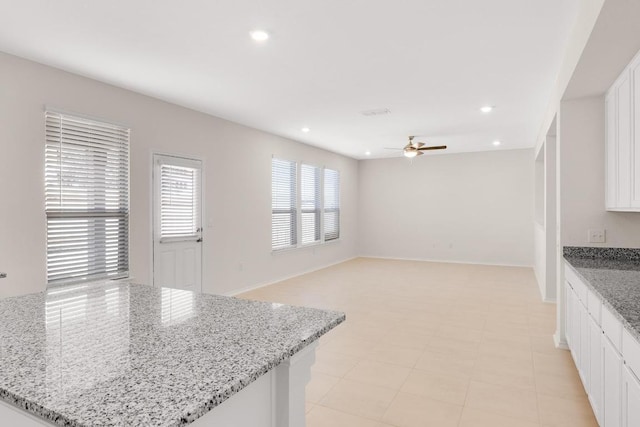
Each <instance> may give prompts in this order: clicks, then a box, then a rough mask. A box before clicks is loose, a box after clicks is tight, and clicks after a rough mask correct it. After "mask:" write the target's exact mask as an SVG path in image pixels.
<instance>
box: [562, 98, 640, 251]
mask: <svg viewBox="0 0 640 427" xmlns="http://www.w3.org/2000/svg"><path fill="white" fill-rule="evenodd" d="M559 132H560V133H559V139H560V141H561V144H560V149H561V154H560V159H561V160H560V161H561V185H562V189H561V194H562V198H561V201H562V206H561V213H562V225H561V227H562V245H563V246H604V247H631V248H638V247H640V213H637V212H607V211H606V210H605V195H604V193H605V112H604V95H603V96H595V97H587V98H579V99H574V100H568V101H563V102H562V103H561V104H560V115H559ZM593 228H604V229H605V230H606V232H607V235H606V240H607V241H606V243H604V244H596V243H588V242H587V230H589V229H593Z"/></svg>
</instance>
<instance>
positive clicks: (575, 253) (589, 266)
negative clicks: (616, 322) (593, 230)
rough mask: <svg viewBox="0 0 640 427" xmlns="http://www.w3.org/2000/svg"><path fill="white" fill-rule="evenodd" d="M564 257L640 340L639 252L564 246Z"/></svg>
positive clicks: (636, 250) (635, 250)
mask: <svg viewBox="0 0 640 427" xmlns="http://www.w3.org/2000/svg"><path fill="white" fill-rule="evenodd" d="M564 258H565V260H566V261H567V262H568V263H569V265H570V266H571V268H573V270H574V271H575V272H576V273H577V275H578V277H580V278H581V279H582V280H583V282H584V283H585V285H587V287H589V289H590V290H591V291H592V292H594V293H595V294H596V295H598V296H599V297H600V298H601V299H602V302H603V304H604V305H605V306H606V307H607V308H609V310H610V311H611V312H612V313H613V314H614V315H615V316H617V317H618V318H619V319H620V321H621V322H622V324H623V325H624V327H625V328H626V329H627V330H628V331H629V332H630V333H631V334H632V335H633V336H634V337H635V338H636V339H637V340H638V341H640V249H620V248H579V247H565V249H564Z"/></svg>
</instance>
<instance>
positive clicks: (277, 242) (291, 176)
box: [271, 158, 298, 250]
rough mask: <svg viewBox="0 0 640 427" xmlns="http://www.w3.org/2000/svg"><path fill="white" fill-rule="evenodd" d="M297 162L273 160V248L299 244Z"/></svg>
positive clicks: (277, 248)
mask: <svg viewBox="0 0 640 427" xmlns="http://www.w3.org/2000/svg"><path fill="white" fill-rule="evenodd" d="M296 168H297V165H296V162H291V161H288V160H280V159H276V158H273V159H272V160H271V248H272V249H273V250H279V249H285V248H288V247H291V246H296V245H297V244H298V232H297V229H298V224H297V209H296V204H297V192H296Z"/></svg>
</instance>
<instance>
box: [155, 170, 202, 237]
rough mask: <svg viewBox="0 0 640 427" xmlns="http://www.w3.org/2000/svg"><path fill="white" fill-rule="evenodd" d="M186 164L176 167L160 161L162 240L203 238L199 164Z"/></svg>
mask: <svg viewBox="0 0 640 427" xmlns="http://www.w3.org/2000/svg"><path fill="white" fill-rule="evenodd" d="M180 160H181V159H174V160H173V161H174V162H180ZM184 163H185V165H176V164H171V163H165V162H163V161H162V160H160V165H159V170H160V171H159V172H160V238H161V239H163V238H174V237H198V236H199V235H200V234H199V233H200V231H201V230H200V181H201V178H200V175H201V174H200V164H199V162H195V161H192V162H191V163H198V164H197V165H194V166H190V165H189V162H187V161H184Z"/></svg>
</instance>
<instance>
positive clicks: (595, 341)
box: [588, 318, 604, 425]
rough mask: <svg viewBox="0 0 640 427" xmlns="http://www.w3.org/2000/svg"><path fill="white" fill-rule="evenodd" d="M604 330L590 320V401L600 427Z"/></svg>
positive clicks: (601, 421)
mask: <svg viewBox="0 0 640 427" xmlns="http://www.w3.org/2000/svg"><path fill="white" fill-rule="evenodd" d="M603 338H604V336H603V334H602V328H600V325H598V324H597V323H596V321H595V319H592V318H591V319H589V393H588V394H589V401H590V402H591V406H592V407H593V413H594V414H595V416H596V419H597V420H598V423H599V424H600V425H603V413H604V410H603V405H604V402H603V400H604V387H603V377H602V374H603V371H604V369H603V363H604V361H603V357H604V355H603V353H604V349H603V347H602V340H603Z"/></svg>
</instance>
